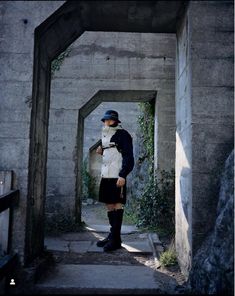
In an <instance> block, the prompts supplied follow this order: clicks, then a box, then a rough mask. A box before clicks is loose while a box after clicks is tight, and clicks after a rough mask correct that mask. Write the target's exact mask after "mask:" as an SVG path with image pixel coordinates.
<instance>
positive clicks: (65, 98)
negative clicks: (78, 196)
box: [46, 32, 175, 225]
mask: <svg viewBox="0 0 235 296" xmlns="http://www.w3.org/2000/svg"><path fill="white" fill-rule="evenodd" d="M144 44H148V46H144ZM70 50H71V51H70V52H69V55H68V57H66V58H65V59H64V61H63V63H62V65H61V67H60V70H59V71H56V72H55V75H54V77H53V79H52V84H51V109H50V119H49V142H48V163H47V176H48V177H47V202H46V212H47V218H48V223H50V224H52V225H53V223H55V220H56V214H57V212H58V213H59V214H60V215H65V216H67V215H74V214H73V213H74V207H75V202H74V201H73V198H74V199H75V193H76V191H75V180H76V178H77V169H76V162H77V158H76V153H78V154H80V153H81V152H82V151H80V150H79V152H76V146H77V129H78V132H79V134H80V136H81V134H82V133H83V132H84V149H83V153H84V156H87V153H88V149H89V147H90V146H92V145H93V144H94V143H95V142H97V141H98V140H99V139H100V137H101V128H102V122H101V121H100V118H101V117H102V116H103V114H104V112H105V111H106V110H107V109H115V110H117V111H118V112H119V114H120V120H121V121H122V123H123V128H126V129H127V130H128V131H129V132H130V133H131V135H132V136H133V142H134V147H136V144H137V143H136V138H137V137H136V132H137V118H138V115H139V111H138V107H137V106H136V105H135V104H134V103H131V102H130V101H131V99H130V98H128V95H127V102H123V99H122V97H121V94H122V92H120V93H119V91H118V90H120V91H124V90H137V91H138V90H139V91H142V92H143V91H144V90H156V91H157V90H161V92H160V95H159V96H158V95H157V98H156V101H158V103H157V106H156V118H155V121H156V122H157V123H156V124H159V125H160V126H159V127H158V129H156V134H157V137H158V141H157V143H158V144H156V147H157V145H158V149H159V153H158V157H157V158H156V161H155V163H156V165H158V169H166V170H167V169H170V168H174V162H175V153H174V146H175V129H174V126H175V120H174V118H175V117H174V113H175V106H174V71H175V70H174V68H175V64H174V63H175V35H174V34H147V35H146V34H143V33H121V32H85V33H84V34H82V36H81V37H80V38H79V39H78V40H76V41H75V42H74V43H73V44H72V45H71V46H70ZM99 90H114V91H113V96H111V97H107V96H106V95H105V93H104V96H103V98H102V99H103V101H107V100H109V101H110V100H111V101H112V100H113V102H114V103H107V102H102V103H101V105H99V106H98V107H97V108H96V109H95V110H94V111H93V112H92V113H91V114H89V115H88V117H87V118H86V119H85V123H84V131H83V130H82V129H81V130H80V128H81V127H80V126H77V123H78V110H79V109H81V108H82V107H83V106H84V104H85V103H87V102H88V101H89V100H90V99H91V98H92V97H93V96H94V94H96V92H97V91H99ZM115 90H116V94H115ZM140 96H143V94H142V93H140ZM118 100H120V101H122V103H118ZM128 101H129V102H128ZM172 145H173V149H172ZM160 150H161V151H160ZM137 153H138V151H137V149H134V154H135V159H136V163H137V162H138V154H137ZM81 165H82V164H79V166H81ZM134 173H135V172H133V174H134ZM133 174H130V176H128V183H129V184H132V179H133V177H134V175H133ZM69 178H70V180H69ZM146 178H147V177H146ZM144 181H145V179H144V180H143V181H142V182H144ZM97 183H99V180H98V181H97ZM133 183H134V182H133ZM132 187H134V185H133V186H131V185H130V188H129V191H130V193H131V194H133V195H135V194H136V192H135V190H134V189H133V190H132ZM132 191H133V193H132ZM63 200H64V202H63ZM58 201H59V202H58ZM68 201H69V202H68ZM60 203H63V211H61V209H60ZM57 216H58V215H57Z"/></svg>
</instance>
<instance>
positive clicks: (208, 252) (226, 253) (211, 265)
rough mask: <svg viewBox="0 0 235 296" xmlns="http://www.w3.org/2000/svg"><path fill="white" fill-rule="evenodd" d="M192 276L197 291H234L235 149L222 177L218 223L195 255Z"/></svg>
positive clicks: (215, 292)
mask: <svg viewBox="0 0 235 296" xmlns="http://www.w3.org/2000/svg"><path fill="white" fill-rule="evenodd" d="M189 280H190V284H191V286H192V288H193V290H194V291H195V292H196V293H202V294H221V295H222V294H224V295H227V294H231V295H233V294H234V151H233V152H232V153H231V154H230V156H229V157H228V159H227V161H226V164H225V169H224V172H223V175H222V178H221V183H220V195H219V200H218V204H217V217H216V223H215V227H214V229H213V231H212V232H211V233H210V235H209V236H208V237H207V238H206V239H205V241H204V242H203V244H202V246H201V247H200V248H199V250H198V251H197V253H196V255H195V257H194V261H193V266H192V270H191V272H190V277H189Z"/></svg>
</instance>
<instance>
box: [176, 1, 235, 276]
mask: <svg viewBox="0 0 235 296" xmlns="http://www.w3.org/2000/svg"><path fill="white" fill-rule="evenodd" d="M202 16H203V17H202ZM205 28H206V29H205ZM232 36H233V2H230V1H226V2H223V1H219V2H217V1H204V2H201V1H191V2H190V3H189V7H188V10H187V12H186V14H185V17H184V19H183V21H182V22H181V24H180V26H179V27H178V31H177V67H176V76H177V78H176V81H177V83H176V125H177V128H176V248H177V252H178V256H179V261H180V265H181V267H182V270H184V272H185V274H187V273H188V271H189V270H190V268H191V261H192V258H193V256H194V255H195V253H196V251H197V249H198V248H199V247H200V245H201V243H202V241H203V239H204V238H205V236H206V234H207V232H208V231H210V230H211V229H212V228H213V225H214V222H215V217H216V204H217V200H218V190H219V186H218V175H219V174H220V172H221V167H222V164H223V163H224V161H225V159H226V157H227V156H228V153H229V152H230V151H231V149H232V147H233V126H234V123H233V40H232V38H233V37H232Z"/></svg>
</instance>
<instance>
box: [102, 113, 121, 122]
mask: <svg viewBox="0 0 235 296" xmlns="http://www.w3.org/2000/svg"><path fill="white" fill-rule="evenodd" d="M108 119H112V120H115V121H117V122H118V123H121V121H120V120H119V119H118V113H117V111H114V110H108V111H106V112H105V114H104V116H103V117H102V119H101V121H103V122H104V121H105V120H108Z"/></svg>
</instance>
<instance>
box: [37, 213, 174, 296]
mask: <svg viewBox="0 0 235 296" xmlns="http://www.w3.org/2000/svg"><path fill="white" fill-rule="evenodd" d="M101 221H102V220H99V221H98V220H94V217H92V219H91V220H89V219H87V220H86V221H85V222H86V224H87V229H86V231H83V232H77V233H66V234H63V235H61V236H59V237H46V238H45V246H46V248H47V250H49V251H51V252H52V253H53V255H54V258H55V265H54V266H52V267H51V268H50V270H49V271H48V272H47V273H46V274H44V276H43V277H41V278H40V279H39V281H38V282H37V284H36V286H35V291H36V292H37V293H38V294H58V293H59V294H133V293H135V294H162V293H168V294H177V293H178V292H177V287H179V283H178V282H177V281H176V279H175V278H174V277H173V276H171V275H169V274H167V273H164V272H162V271H161V270H160V269H159V268H160V265H159V262H158V260H157V257H158V256H157V255H158V254H159V251H158V250H159V248H160V249H161V248H162V245H161V242H160V240H159V238H158V236H157V235H156V234H149V233H141V232H140V231H138V229H137V228H136V227H135V226H133V225H123V226H122V248H121V249H119V250H116V251H113V252H109V253H105V252H103V248H98V247H97V246H96V242H97V240H98V239H102V238H104V237H105V236H106V235H107V233H108V231H109V227H108V226H107V225H104V224H89V223H90V222H91V223H97V222H98V223H100V222H101Z"/></svg>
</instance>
